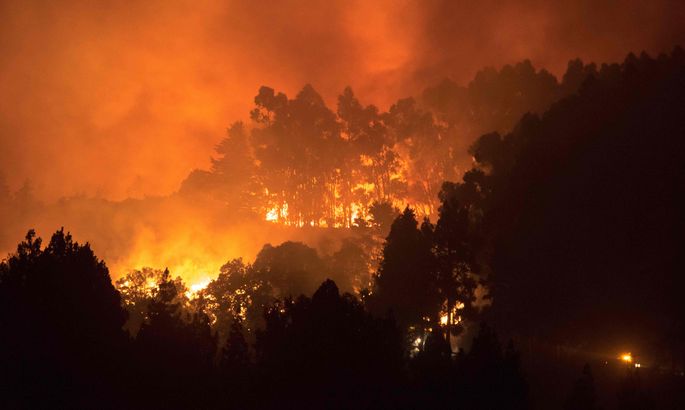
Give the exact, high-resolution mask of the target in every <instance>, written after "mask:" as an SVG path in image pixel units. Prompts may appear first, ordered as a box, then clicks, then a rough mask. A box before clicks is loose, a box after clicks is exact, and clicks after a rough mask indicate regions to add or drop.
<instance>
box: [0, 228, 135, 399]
mask: <svg viewBox="0 0 685 410" xmlns="http://www.w3.org/2000/svg"><path fill="white" fill-rule="evenodd" d="M41 244H42V242H41V239H40V238H38V237H36V234H35V232H34V231H33V230H31V231H29V232H28V234H27V235H26V240H25V241H23V242H21V243H20V244H19V246H18V247H17V251H16V253H15V254H13V255H10V257H9V259H7V261H4V262H2V263H1V264H0V329H2V337H1V338H0V363H2V366H1V367H2V369H3V371H2V376H1V377H2V380H1V382H2V386H3V394H2V395H1V397H0V401H2V403H4V405H3V406H2V407H5V408H15V407H44V406H51V407H65V408H66V407H71V408H75V407H91V408H95V407H109V406H116V403H117V402H119V400H123V399H124V397H123V395H121V394H120V392H119V391H118V390H119V388H121V387H122V386H121V380H120V377H121V376H122V375H123V374H125V373H126V372H127V370H128V369H127V368H126V362H124V361H123V360H122V359H123V358H124V354H125V352H126V350H127V338H126V335H125V333H124V331H123V330H122V326H123V325H124V322H125V320H126V312H125V310H123V308H122V307H121V303H120V298H119V293H118V292H117V291H116V290H115V289H114V287H113V286H112V282H111V280H110V277H109V272H108V270H107V267H106V266H105V264H104V262H102V261H100V260H99V259H98V258H97V257H96V256H95V255H94V253H93V251H92V250H91V249H90V246H89V245H88V244H85V245H79V244H78V243H77V242H74V241H73V239H72V237H71V235H70V234H68V233H65V232H64V230H63V229H61V230H59V231H57V232H56V233H55V234H54V235H52V238H51V239H50V242H49V243H48V245H47V246H46V247H45V248H41ZM103 398H104V400H103Z"/></svg>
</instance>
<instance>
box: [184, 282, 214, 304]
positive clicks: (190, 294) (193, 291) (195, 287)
mask: <svg viewBox="0 0 685 410" xmlns="http://www.w3.org/2000/svg"><path fill="white" fill-rule="evenodd" d="M211 281H212V280H211V279H209V278H207V279H204V280H202V281H200V282H197V283H194V284H192V285H190V288H189V289H188V291H187V292H186V297H187V298H188V299H192V298H194V297H195V296H197V294H198V292H200V291H201V290H202V289H204V288H206V287H207V285H209V282H211Z"/></svg>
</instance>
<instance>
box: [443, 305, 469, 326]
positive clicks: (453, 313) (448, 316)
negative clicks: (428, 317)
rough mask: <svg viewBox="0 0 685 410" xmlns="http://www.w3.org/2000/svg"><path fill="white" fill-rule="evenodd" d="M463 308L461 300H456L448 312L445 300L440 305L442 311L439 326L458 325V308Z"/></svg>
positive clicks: (459, 321) (459, 320) (459, 319)
mask: <svg viewBox="0 0 685 410" xmlns="http://www.w3.org/2000/svg"><path fill="white" fill-rule="evenodd" d="M463 308H464V304H463V303H462V302H457V303H456V304H455V305H454V307H452V309H451V310H450V311H449V312H448V311H447V301H445V302H444V303H443V305H442V309H443V310H442V311H441V312H440V326H447V325H458V324H459V323H461V320H462V319H461V316H460V315H459V310H461V309H463Z"/></svg>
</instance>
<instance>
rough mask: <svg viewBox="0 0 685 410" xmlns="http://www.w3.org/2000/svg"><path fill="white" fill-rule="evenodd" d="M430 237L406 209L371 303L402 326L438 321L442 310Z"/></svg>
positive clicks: (392, 233) (395, 229) (387, 250)
mask: <svg viewBox="0 0 685 410" xmlns="http://www.w3.org/2000/svg"><path fill="white" fill-rule="evenodd" d="M431 248H432V243H431V238H430V237H427V236H426V235H425V233H424V232H422V231H421V230H419V229H418V222H417V221H416V218H415V217H414V212H413V211H412V210H411V209H409V208H406V209H405V210H404V212H403V213H402V215H400V216H399V217H398V218H397V219H395V221H394V222H393V224H392V227H391V228H390V234H389V235H388V238H387V239H386V243H385V247H384V249H383V259H382V261H381V264H380V267H379V269H378V272H377V273H376V275H375V283H374V288H373V294H372V295H371V297H370V298H369V300H368V305H369V306H370V308H371V309H372V311H374V312H377V313H378V314H380V315H383V314H386V313H387V312H389V311H391V312H392V313H393V314H394V317H395V318H396V319H397V321H398V323H399V324H400V325H401V326H404V327H407V326H412V325H413V326H417V325H419V324H421V323H423V322H424V317H428V318H429V319H430V320H433V321H435V322H437V320H438V317H437V316H438V311H439V309H440V303H441V301H440V300H439V295H438V288H437V283H436V280H435V274H436V262H435V258H434V255H433V253H432V249H431Z"/></svg>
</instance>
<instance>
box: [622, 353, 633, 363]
mask: <svg viewBox="0 0 685 410" xmlns="http://www.w3.org/2000/svg"><path fill="white" fill-rule="evenodd" d="M621 361H623V362H625V363H631V362H632V361H633V355H632V354H630V353H623V354H622V355H621Z"/></svg>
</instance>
